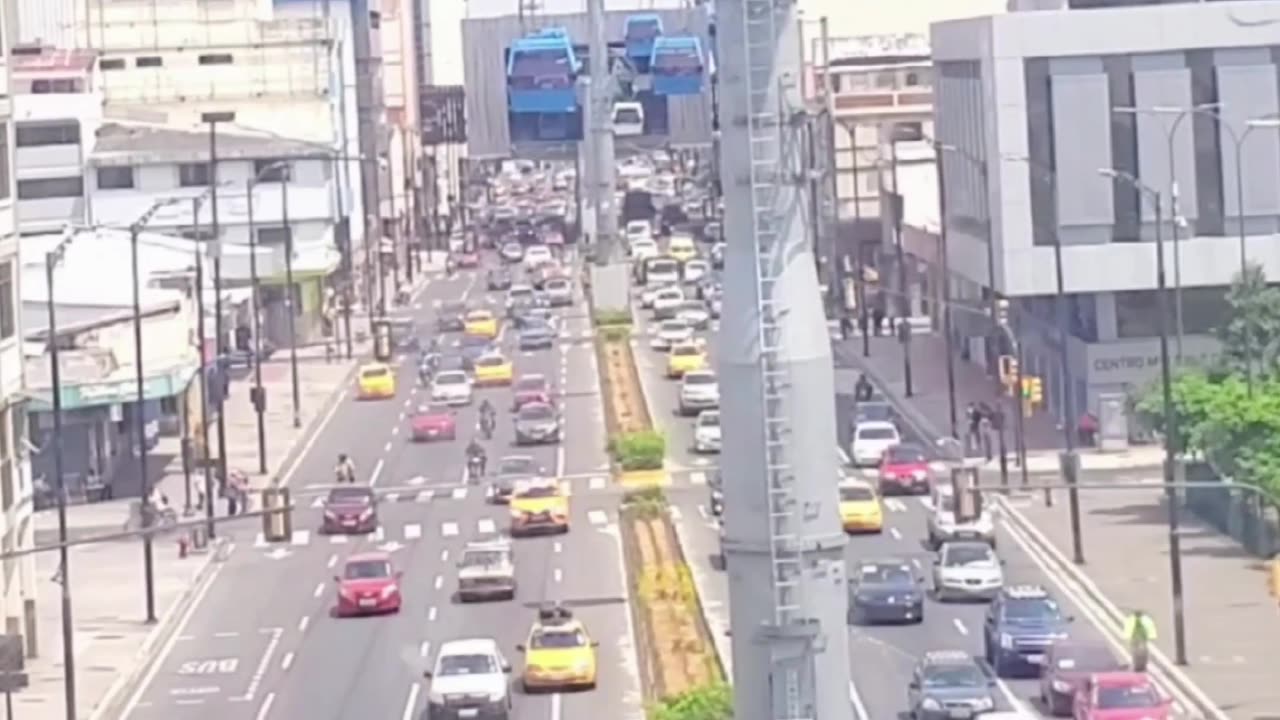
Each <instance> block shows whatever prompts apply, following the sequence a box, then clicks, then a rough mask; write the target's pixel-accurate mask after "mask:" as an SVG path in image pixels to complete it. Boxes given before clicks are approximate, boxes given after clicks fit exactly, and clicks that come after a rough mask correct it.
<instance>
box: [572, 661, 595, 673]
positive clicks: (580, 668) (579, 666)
mask: <svg viewBox="0 0 1280 720" xmlns="http://www.w3.org/2000/svg"><path fill="white" fill-rule="evenodd" d="M573 669H574V672H580V673H584V672H586V671H588V670H590V669H591V663H590V662H589V661H587V660H580V661H578V662H577V663H576V664H574V666H573Z"/></svg>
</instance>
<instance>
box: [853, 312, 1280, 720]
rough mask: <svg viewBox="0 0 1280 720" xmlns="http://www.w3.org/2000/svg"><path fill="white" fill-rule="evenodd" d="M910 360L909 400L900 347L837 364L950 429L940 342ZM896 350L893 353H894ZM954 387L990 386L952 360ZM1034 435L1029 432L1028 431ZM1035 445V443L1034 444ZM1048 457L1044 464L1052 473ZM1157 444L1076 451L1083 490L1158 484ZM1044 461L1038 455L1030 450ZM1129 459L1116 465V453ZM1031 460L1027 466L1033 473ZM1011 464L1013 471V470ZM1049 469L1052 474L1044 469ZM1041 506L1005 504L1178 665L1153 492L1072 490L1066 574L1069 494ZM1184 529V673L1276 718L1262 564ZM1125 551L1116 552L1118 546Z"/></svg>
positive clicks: (1204, 532)
mask: <svg viewBox="0 0 1280 720" xmlns="http://www.w3.org/2000/svg"><path fill="white" fill-rule="evenodd" d="M917 340H920V341H922V342H920V343H919V344H918V345H917V346H916V347H917V350H918V352H917V353H916V354H914V355H913V361H914V362H915V367H914V368H913V370H914V371H915V373H916V379H915V383H914V384H915V387H916V390H917V392H916V396H915V397H913V398H911V399H910V400H903V399H902V393H903V384H902V381H901V375H902V370H901V367H902V365H901V357H902V356H901V354H900V350H899V348H897V347H894V348H889V347H887V346H885V345H881V346H879V347H877V346H876V345H875V343H874V342H873V344H872V356H871V358H870V359H864V358H863V357H862V352H861V343H860V341H859V342H858V343H856V344H855V343H853V342H852V341H847V342H844V343H841V345H843V348H841V349H838V350H837V351H836V352H837V355H838V357H839V358H840V359H839V360H838V361H837V366H840V365H842V364H843V365H844V366H846V367H847V366H850V365H851V366H854V367H855V368H856V369H862V368H865V369H866V371H867V374H868V375H869V376H871V377H872V379H873V380H884V381H885V382H882V383H879V384H880V386H881V387H882V388H884V390H885V392H886V394H888V395H889V396H890V397H891V399H893V400H894V403H895V405H898V406H899V407H901V408H902V409H903V410H904V414H906V415H911V416H912V417H909V418H908V422H910V423H912V424H914V425H916V426H917V427H918V428H919V429H921V430H923V431H925V432H926V434H928V435H930V436H931V437H937V436H939V435H941V434H943V433H945V432H946V428H947V426H948V424H949V416H948V415H949V414H948V408H947V396H946V376H945V372H946V371H945V365H944V363H945V356H944V355H943V350H942V340H941V339H940V338H933V337H931V338H928V341H931V342H933V343H935V346H933V347H929V346H927V345H926V344H925V342H924V341H925V340H926V339H925V338H917ZM894 351H897V352H894ZM956 375H957V377H956V387H957V394H958V401H959V403H960V405H961V407H963V406H964V403H967V402H970V401H977V400H981V399H989V398H990V397H991V394H990V393H988V394H986V395H985V396H984V394H983V393H982V392H981V390H980V388H984V387H990V381H989V379H988V378H986V377H985V376H984V375H983V373H982V372H981V371H980V370H979V369H978V368H976V367H975V366H972V365H969V364H966V363H963V362H957V364H956ZM1032 427H1033V423H1032V422H1030V421H1029V422H1028V425H1027V434H1028V439H1029V442H1028V446H1029V447H1038V446H1039V447H1052V446H1053V443H1052V442H1051V441H1052V435H1048V434H1047V430H1046V428H1051V423H1050V422H1048V421H1047V420H1046V419H1045V418H1043V417H1040V418H1036V419H1035V423H1034V427H1035V428H1036V429H1035V430H1032ZM1033 433H1034V434H1033ZM1039 443H1043V444H1039ZM1055 452H1056V451H1052V450H1050V451H1048V454H1047V457H1046V460H1048V461H1050V462H1052V467H1056V462H1057V461H1056V458H1055V457H1053V455H1054V454H1055ZM1159 453H1160V450H1159V448H1139V449H1135V450H1133V451H1131V452H1129V453H1119V454H1102V453H1099V452H1097V451H1093V450H1086V451H1083V452H1082V456H1081V465H1082V467H1083V468H1084V471H1083V473H1082V476H1081V480H1082V481H1083V482H1106V481H1108V480H1112V481H1124V482H1126V483H1133V482H1150V483H1152V484H1157V483H1159V482H1160V481H1161V477H1160V476H1161V465H1160V461H1159ZM1037 455H1041V456H1042V457H1045V455H1044V454H1043V453H1037ZM1117 455H1119V456H1124V457H1125V459H1126V460H1129V461H1131V462H1127V463H1125V462H1118V461H1117V460H1116V457H1115V456H1117ZM1031 457H1032V456H1031V455H1030V454H1029V461H1028V466H1029V467H1031V468H1033V469H1034V468H1035V462H1034V461H1033V460H1032V459H1031ZM1011 466H1012V463H1011ZM1052 467H1051V468H1050V469H1052ZM1056 497H1057V499H1058V501H1057V502H1056V503H1055V505H1054V506H1053V507H1045V506H1044V504H1043V502H1041V501H1040V499H1039V493H1035V492H1032V493H1027V494H1026V497H1024V498H1020V499H1014V500H1013V501H1011V502H1010V503H1008V504H1006V505H1005V507H1006V508H1008V512H1009V515H1010V517H1009V519H1008V520H1009V521H1010V522H1011V524H1012V525H1013V526H1014V527H1016V528H1017V529H1019V530H1020V532H1022V533H1025V534H1026V536H1027V537H1029V538H1031V540H1032V541H1033V542H1035V543H1036V544H1037V545H1042V546H1044V548H1043V549H1044V550H1045V551H1046V552H1047V553H1049V554H1050V555H1053V556H1055V558H1056V561H1055V562H1054V563H1053V564H1054V565H1055V566H1057V568H1058V569H1059V570H1060V571H1061V572H1062V573H1063V574H1064V575H1067V576H1070V577H1072V580H1073V581H1074V583H1075V585H1076V586H1078V587H1080V588H1082V589H1083V592H1084V593H1085V594H1086V595H1087V596H1088V597H1089V598H1090V599H1091V600H1092V601H1093V602H1094V603H1096V604H1097V605H1098V606H1099V607H1101V608H1103V609H1105V610H1106V611H1107V612H1106V615H1107V617H1109V618H1110V619H1111V620H1112V621H1114V622H1116V624H1117V627H1118V624H1119V618H1120V617H1122V614H1123V613H1124V612H1126V611H1128V610H1130V609H1133V608H1142V609H1143V610H1146V611H1147V612H1149V613H1150V614H1151V616H1152V618H1153V619H1154V620H1155V621H1156V626H1157V628H1158V629H1159V640H1158V641H1157V643H1156V644H1157V646H1158V647H1159V648H1160V650H1161V651H1163V655H1164V657H1163V658H1161V657H1157V658H1156V663H1157V665H1160V666H1163V667H1164V668H1166V669H1167V670H1172V672H1170V674H1171V675H1174V676H1177V675H1178V672H1177V670H1176V669H1173V668H1172V663H1168V662H1166V660H1172V659H1173V658H1174V643H1173V608H1172V600H1171V598H1172V590H1171V584H1170V580H1169V575H1170V568H1169V551H1168V544H1169V536H1168V532H1169V531H1168V525H1167V514H1166V509H1165V508H1166V506H1165V504H1164V500H1163V493H1162V491H1161V490H1160V489H1159V488H1155V487H1153V488H1152V489H1151V490H1141V489H1139V490H1107V491H1104V492H1092V493H1090V492H1082V493H1081V494H1080V509H1081V526H1082V532H1081V536H1082V538H1083V545H1084V552H1085V559H1086V561H1087V564H1086V565H1085V566H1083V567H1077V566H1073V565H1072V564H1071V563H1070V561H1069V559H1068V558H1069V557H1070V554H1071V531H1070V521H1069V513H1068V512H1067V503H1066V498H1065V495H1064V494H1063V493H1061V492H1059V493H1056ZM1180 518H1181V523H1182V530H1181V533H1180V537H1181V539H1182V571H1183V586H1184V588H1185V593H1184V609H1185V622H1186V638H1187V649H1188V651H1187V655H1188V658H1187V659H1188V661H1189V664H1188V666H1187V667H1185V668H1181V671H1182V675H1184V676H1185V677H1186V678H1187V679H1189V680H1190V683H1193V684H1194V685H1195V686H1196V687H1198V688H1199V689H1201V690H1203V691H1204V693H1205V694H1207V695H1208V696H1209V697H1211V698H1212V699H1213V701H1214V702H1216V703H1217V704H1218V705H1219V706H1220V707H1222V708H1223V709H1224V711H1225V712H1226V714H1227V716H1229V717H1231V718H1239V719H1240V720H1265V719H1266V718H1274V717H1278V715H1277V713H1278V712H1280V684H1278V683H1277V682H1276V678H1277V677H1278V676H1277V670H1276V669H1277V668H1280V609H1277V607H1276V601H1275V600H1274V599H1272V598H1270V597H1268V596H1267V593H1266V587H1265V580H1266V575H1265V574H1264V570H1265V568H1264V567H1263V565H1262V563H1261V562H1260V561H1259V560H1258V559H1257V558H1255V557H1253V556H1251V555H1248V554H1247V553H1246V552H1245V551H1244V550H1243V549H1242V548H1241V547H1240V546H1239V545H1237V544H1236V543H1235V541H1233V540H1232V539H1230V538H1229V537H1227V536H1226V535H1223V534H1220V533H1218V532H1217V531H1215V530H1213V529H1212V528H1210V527H1208V526H1207V525H1205V524H1204V523H1202V522H1200V521H1198V520H1197V519H1196V518H1195V516H1194V515H1192V514H1191V513H1189V512H1183V513H1182V514H1181V515H1180ZM1121 549H1122V550H1121Z"/></svg>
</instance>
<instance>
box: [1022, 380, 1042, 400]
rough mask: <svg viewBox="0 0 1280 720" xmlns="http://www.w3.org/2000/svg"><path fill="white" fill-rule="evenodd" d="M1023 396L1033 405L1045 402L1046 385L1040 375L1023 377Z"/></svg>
mask: <svg viewBox="0 0 1280 720" xmlns="http://www.w3.org/2000/svg"><path fill="white" fill-rule="evenodd" d="M1022 397H1023V399H1025V400H1026V401H1027V402H1029V403H1031V404H1032V405H1039V404H1040V403H1042V402H1044V386H1043V385H1042V384H1041V382H1040V378H1039V377H1036V376H1034V375H1032V376H1031V377H1024V378H1022Z"/></svg>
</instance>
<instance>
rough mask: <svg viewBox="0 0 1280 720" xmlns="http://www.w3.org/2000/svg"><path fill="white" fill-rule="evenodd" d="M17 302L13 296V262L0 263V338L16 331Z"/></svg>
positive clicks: (7, 336) (3, 338)
mask: <svg viewBox="0 0 1280 720" xmlns="http://www.w3.org/2000/svg"><path fill="white" fill-rule="evenodd" d="M17 315H18V312H17V302H16V298H15V297H14V287H13V263H12V262H6V263H0V340H8V339H9V338H11V337H13V336H14V334H15V333H17V324H18V317H17Z"/></svg>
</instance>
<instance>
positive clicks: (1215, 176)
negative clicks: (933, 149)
mask: <svg viewBox="0 0 1280 720" xmlns="http://www.w3.org/2000/svg"><path fill="white" fill-rule="evenodd" d="M1278 12H1280V2H1274V1H1272V0H1263V1H1260V2H1218V3H1207V4H1195V3H1188V4H1185V5H1160V6H1151V7H1122V8H1112V9H1097V10H1089V11H1072V10H1061V11H1052V12H1012V13H1009V14H1005V15H999V16H993V17H981V18H972V19H967V20H956V21H951V22H944V23H939V24H936V25H934V26H933V32H932V42H931V46H932V53H933V58H934V85H935V108H936V123H937V134H938V135H937V139H938V140H939V141H941V142H942V143H945V144H946V145H948V146H951V147H953V148H955V150H954V151H952V152H947V153H946V156H945V163H944V165H945V168H944V175H945V182H944V184H945V189H946V197H947V203H948V213H947V218H946V229H947V236H948V237H947V239H948V258H949V260H950V265H951V268H952V270H953V272H954V274H955V276H956V278H957V281H956V282H953V286H954V288H955V289H954V292H955V293H956V294H958V295H960V296H962V297H964V298H967V299H969V300H973V301H975V302H976V303H977V304H979V305H982V304H983V302H982V300H981V298H982V297H983V296H984V295H985V294H986V292H987V290H986V289H987V288H994V290H995V292H996V293H998V294H1000V295H1003V296H1006V297H1009V298H1011V299H1012V300H1013V304H1014V306H1015V309H1016V310H1017V311H1018V312H1016V313H1015V315H1016V316H1019V317H1022V318H1023V319H1024V321H1023V322H1022V325H1023V327H1022V338H1023V344H1024V347H1025V348H1026V358H1025V360H1024V366H1023V367H1024V372H1029V373H1033V374H1036V375H1040V376H1042V377H1043V378H1044V386H1045V394H1046V396H1047V398H1048V400H1049V402H1050V406H1051V407H1060V406H1061V398H1062V392H1063V389H1064V388H1063V387H1062V382H1061V377H1062V373H1061V368H1060V365H1059V363H1058V362H1057V360H1056V358H1057V356H1058V351H1057V350H1056V348H1057V347H1058V343H1059V342H1061V339H1062V337H1063V333H1061V332H1059V330H1058V328H1057V323H1056V321H1055V316H1054V311H1053V308H1054V299H1053V296H1054V294H1055V288H1056V281H1055V267H1056V266H1055V262H1054V245H1055V242H1057V241H1060V242H1061V244H1062V246H1063V247H1062V255H1063V275H1064V280H1065V289H1066V293H1067V295H1068V305H1069V327H1068V328H1066V330H1067V333H1066V335H1065V337H1066V342H1067V343H1068V349H1069V355H1070V358H1071V364H1072V366H1073V372H1074V379H1075V388H1073V390H1074V391H1075V393H1076V396H1077V405H1076V406H1077V408H1080V409H1093V410H1095V411H1096V408H1097V400H1098V396H1099V394H1100V393H1122V394H1130V395H1132V394H1133V393H1134V392H1136V391H1138V390H1141V389H1144V387H1145V386H1146V385H1147V384H1149V383H1151V382H1153V381H1154V380H1155V379H1156V376H1157V374H1158V371H1159V363H1158V362H1157V361H1156V360H1155V359H1156V358H1157V357H1158V353H1157V340H1156V337H1155V336H1156V334H1157V327H1158V323H1159V319H1160V315H1159V313H1158V311H1157V309H1156V308H1157V294H1156V293H1155V292H1154V288H1155V286H1156V244H1155V242H1154V239H1155V237H1156V235H1157V233H1160V234H1162V235H1163V237H1164V239H1165V240H1169V239H1170V238H1172V237H1173V236H1174V234H1175V233H1176V234H1177V236H1178V239H1179V240H1178V242H1177V244H1176V250H1173V249H1170V250H1168V251H1167V253H1168V256H1169V260H1168V273H1169V281H1170V283H1171V284H1175V285H1177V286H1179V287H1180V288H1181V291H1180V294H1181V298H1182V299H1181V305H1182V312H1181V313H1180V316H1181V332H1179V333H1178V335H1179V338H1178V339H1177V340H1176V345H1177V349H1176V352H1177V353H1178V354H1179V355H1181V357H1182V358H1183V359H1184V360H1186V361H1195V360H1200V359H1204V358H1206V357H1208V356H1211V355H1213V354H1214V353H1215V352H1216V351H1217V346H1216V344H1215V342H1214V341H1213V339H1212V338H1211V337H1210V333H1211V332H1212V330H1213V328H1215V327H1217V326H1218V325H1220V324H1221V323H1222V322H1223V320H1224V319H1225V303H1224V300H1223V294H1224V291H1225V288H1226V286H1227V285H1228V284H1229V283H1230V282H1231V280H1232V278H1233V277H1234V276H1235V275H1236V274H1237V273H1239V271H1240V268H1241V256H1242V255H1243V256H1244V257H1245V258H1247V260H1248V261H1249V262H1251V263H1257V264H1260V265H1262V266H1263V268H1264V269H1265V270H1266V273H1267V276H1268V277H1270V278H1273V279H1275V278H1280V192H1277V190H1276V188H1277V187H1280V133H1278V132H1277V130H1275V129H1274V128H1271V129H1265V130H1263V129H1258V130H1257V131H1253V132H1249V131H1248V128H1249V125H1248V123H1249V121H1250V120H1253V119H1258V118H1266V117H1273V116H1274V115H1275V113H1276V112H1277V111H1278V110H1280V80H1278V78H1280V71H1278V67H1280V60H1278V58H1280V42H1277V36H1276V34H1275V25H1274V20H1273V18H1275V17H1276V16H1277V13H1278ZM1251 19H1252V20H1256V22H1250V20H1251ZM1193 106H1199V107H1201V108H1215V109H1214V110H1212V111H1209V110H1205V111H1201V112H1187V113H1185V116H1183V114H1182V113H1181V110H1182V109H1186V108H1191V107H1193ZM1179 118H1181V119H1179ZM1246 133H1247V134H1246ZM1237 139H1239V141H1240V144H1239V150H1240V152H1239V156H1240V157H1242V158H1243V161H1242V163H1240V165H1237V163H1236V158H1237V142H1236V141H1237ZM1100 169H1114V170H1117V171H1121V172H1124V173H1129V174H1131V175H1133V176H1135V177H1137V178H1139V180H1140V181H1141V183H1142V184H1144V185H1145V186H1147V187H1148V188H1149V189H1148V190H1147V191H1141V192H1140V191H1139V190H1137V189H1135V188H1134V187H1132V186H1131V185H1130V184H1128V183H1125V182H1120V181H1114V180H1112V179H1110V178H1108V177H1104V176H1103V175H1102V174H1101V173H1100V172H1099V170H1100ZM1175 180H1176V182H1174V181H1175ZM1175 186H1176V188H1177V193H1176V196H1177V205H1176V212H1173V211H1171V208H1174V202H1173V198H1172V197H1171V195H1173V193H1171V192H1170V191H1171V190H1172V189H1173V188H1174V187H1175ZM1237 188H1239V189H1240V190H1241V191H1242V192H1241V193H1240V197H1241V198H1242V200H1243V207H1241V203H1240V202H1238V200H1237ZM1153 195H1159V196H1160V200H1161V203H1162V204H1163V206H1164V210H1165V212H1164V213H1163V214H1162V218H1161V220H1162V221H1161V222H1160V223H1159V225H1157V223H1156V215H1155V207H1154V205H1155V204H1154V203H1153V202H1152V199H1153V197H1152V196H1153ZM1175 217H1176V221H1175V220H1174V218H1175ZM966 316H967V317H972V316H971V315H966ZM985 323H986V320H985V319H976V320H975V321H974V322H971V323H968V324H967V325H966V327H963V328H961V330H962V332H964V333H965V334H966V335H967V336H969V337H970V338H971V339H972V340H973V342H971V349H972V351H974V352H976V353H977V354H976V355H975V357H978V356H982V355H985V356H987V357H988V359H989V358H990V356H991V355H993V354H994V353H993V352H989V351H991V350H995V348H986V347H985V346H983V345H982V343H980V342H977V341H976V340H977V338H978V337H980V336H981V335H983V334H984V330H983V329H982V327H980V326H981V325H983V324H985ZM1082 403H1083V404H1082Z"/></svg>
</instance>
